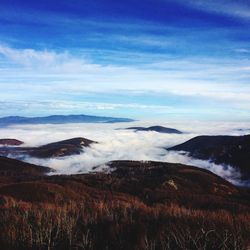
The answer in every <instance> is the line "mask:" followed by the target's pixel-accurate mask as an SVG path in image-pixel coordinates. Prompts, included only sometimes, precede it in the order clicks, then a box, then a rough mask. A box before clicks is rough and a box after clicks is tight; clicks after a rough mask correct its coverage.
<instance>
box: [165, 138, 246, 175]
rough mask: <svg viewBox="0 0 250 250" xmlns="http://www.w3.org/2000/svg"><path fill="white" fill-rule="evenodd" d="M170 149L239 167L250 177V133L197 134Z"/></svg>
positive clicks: (243, 173)
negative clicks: (238, 134) (227, 134)
mask: <svg viewBox="0 0 250 250" xmlns="http://www.w3.org/2000/svg"><path fill="white" fill-rule="evenodd" d="M168 150H177V151H186V152H188V153H189V154H190V155H191V156H192V157H195V158H199V159H204V160H211V161H212V162H215V163H217V164H226V165H231V166H233V167H235V168H238V169H239V170H240V171H241V173H242V178H243V179H250V165H249V162H250V135H244V136H197V137H195V138H193V139H191V140H189V141H187V142H185V143H182V144H180V145H177V146H174V147H172V148H169V149H168Z"/></svg>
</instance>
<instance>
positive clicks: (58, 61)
mask: <svg viewBox="0 0 250 250" xmlns="http://www.w3.org/2000/svg"><path fill="white" fill-rule="evenodd" d="M0 54H1V55H2V63H3V64H4V65H5V66H4V67H1V66H0V71H1V79H0V86H1V88H2V89H4V90H5V91H2V92H1V93H0V97H1V99H2V100H5V101H6V100H10V99H11V98H14V99H15V101H17V100H22V98H23V99H29V96H36V95H40V94H41V93H43V94H44V98H47V100H49V99H52V100H53V99H57V100H58V99H59V97H60V95H61V94H65V93H71V94H77V93H81V92H88V91H89V92H103V93H110V92H117V93H119V92H124V91H129V92H138V91H141V92H151V93H161V94H165V95H176V96H182V97H183V98H185V97H186V96H189V97H190V96H193V97H204V98H208V99H209V98H210V99H211V100H213V99H214V100H215V101H220V102H221V103H224V102H226V103H227V104H230V105H231V107H232V108H234V107H236V108H237V107H240V108H245V109H247V110H249V109H250V94H249V93H250V85H249V84H246V79H248V78H249V77H250V75H249V70H248V68H249V67H250V65H249V62H248V61H246V60H245V61H244V60H243V61H241V62H239V61H237V60H236V61H234V60H231V61H230V62H229V61H226V60H222V59H221V60H219V61H218V60H217V61H216V60H212V59H210V60H209V59H206V58H203V59H202V58H199V59H190V60H188V59H186V60H177V59H167V60H165V61H163V60H162V59H161V61H160V62H158V63H151V64H149V63H146V64H140V65H136V66H135V65H131V66H118V65H111V64H110V65H102V64H98V63H93V62H90V61H88V60H86V59H85V58H82V57H79V56H74V55H72V54H70V53H69V52H67V51H65V52H63V53H56V52H55V51H46V50H45V51H38V50H34V49H13V48H10V47H8V46H4V45H1V46H0ZM3 56H4V58H3ZM13 63H14V65H13ZM13 96H14V97H13ZM93 105H94V104H93ZM130 105H133V104H130ZM141 106H143V105H141ZM98 107H99V108H102V107H104V108H106V109H108V108H112V107H111V106H110V105H109V104H106V105H104V104H103V105H98Z"/></svg>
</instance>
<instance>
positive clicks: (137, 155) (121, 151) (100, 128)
mask: <svg viewBox="0 0 250 250" xmlns="http://www.w3.org/2000/svg"><path fill="white" fill-rule="evenodd" d="M150 125H162V126H166V127H171V128H175V129H178V130H181V131H183V132H184V133H183V134H164V133H157V132H134V131H132V130H126V129H120V128H126V127H130V126H150ZM249 127H250V125H249V124H242V123H240V124H238V123H218V122H217V123H216V122H213V123H212V122H193V123H187V122H183V123H180V122H175V123H174V122H172V123H160V124H159V123H149V122H134V123H123V124H121V123H119V124H60V125H22V126H12V127H5V128H0V138H15V139H19V140H22V141H24V142H25V146H39V145H43V144H47V143H50V142H55V141H60V140H64V139H69V138H73V137H85V138H88V139H91V140H94V141H97V142H99V143H98V144H92V145H91V146H90V147H88V148H84V152H83V153H82V154H80V155H74V156H70V157H63V158H52V159H37V158H31V157H26V158H25V161H27V162H30V163H34V164H39V165H42V166H48V167H51V168H53V169H55V171H56V172H55V173H57V174H76V173H86V172H90V171H93V167H95V166H98V165H104V166H105V164H106V163H107V162H109V161H113V160H143V161H149V160H151V161H164V162H171V163H182V164H187V165H193V166H197V167H201V168H204V169H208V170H210V171H212V172H214V173H215V174H217V175H219V176H221V177H223V178H225V179H227V180H229V181H231V182H233V183H235V184H241V183H240V182H239V177H240V174H239V173H238V172H237V171H236V170H235V169H234V168H232V167H230V166H222V165H216V164H214V163H211V162H209V161H204V160H197V159H193V158H191V157H189V156H187V155H186V154H183V153H180V152H174V151H167V150H166V149H165V148H168V147H171V146H174V145H177V144H179V143H182V142H185V141H187V140H188V139H191V138H193V137H195V136H197V135H204V134H206V135H222V134H223V135H241V134H244V131H245V130H244V129H247V128H249ZM118 128H119V129H118Z"/></svg>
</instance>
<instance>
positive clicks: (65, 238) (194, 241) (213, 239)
mask: <svg viewBox="0 0 250 250" xmlns="http://www.w3.org/2000/svg"><path fill="white" fill-rule="evenodd" d="M6 161H8V159H6V158H0V168H1V166H5V162H6ZM8 164H9V168H10V169H15V168H17V175H18V171H19V168H18V164H19V163H18V161H14V160H9V163H8ZM20 164H24V165H25V164H26V163H20ZM108 165H109V171H108V172H106V173H104V172H96V173H89V174H81V175H72V176H47V175H46V172H47V170H46V171H45V172H44V174H42V175H40V174H39V175H36V174H34V175H33V174H32V172H31V173H29V174H27V175H23V174H21V175H20V177H19V178H16V176H12V175H9V176H8V179H6V178H0V182H1V184H0V232H2V233H1V234H0V244H1V246H2V247H3V248H4V249H26V250H27V249H65V250H66V249H131V250H133V249H134V250H135V249H136V250H137V249H139V250H140V249H160V250H161V249H162V250H163V249H225V247H226V249H246V248H247V246H248V245H249V243H250V242H249V237H248V236H249V233H250V226H249V220H250V199H249V194H248V192H247V191H246V190H242V189H239V188H237V187H235V186H233V185H232V184H230V183H229V182H227V181H225V180H223V179H222V178H220V177H218V176H216V175H214V174H212V173H210V172H209V171H206V170H202V169H199V168H195V167H191V166H185V165H181V164H170V163H161V162H134V161H114V162H111V163H109V164H108ZM27 166H28V167H30V164H27ZM33 167H34V168H37V169H38V170H37V171H38V172H40V169H41V167H39V166H35V165H32V169H33ZM27 169H28V168H27ZM97 169H98V168H96V170H97ZM2 177H5V176H2ZM235 247H236V248H235Z"/></svg>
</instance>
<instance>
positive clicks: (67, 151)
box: [0, 137, 96, 158]
mask: <svg viewBox="0 0 250 250" xmlns="http://www.w3.org/2000/svg"><path fill="white" fill-rule="evenodd" d="M92 143H96V142H94V141H91V140H88V139H86V138H82V137H77V138H72V139H68V140H63V141H59V142H54V143H50V144H46V145H43V146H40V147H6V146H5V147H0V155H2V156H8V155H12V156H13V157H16V158H19V157H20V158H22V157H23V156H32V157H37V158H52V157H64V156H71V155H76V154H80V153H81V152H83V148H84V147H89V146H90V144H92Z"/></svg>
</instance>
